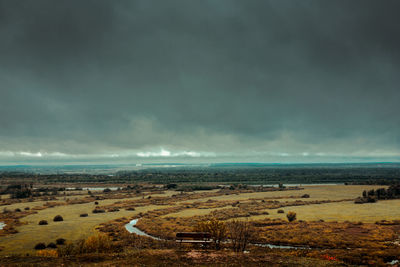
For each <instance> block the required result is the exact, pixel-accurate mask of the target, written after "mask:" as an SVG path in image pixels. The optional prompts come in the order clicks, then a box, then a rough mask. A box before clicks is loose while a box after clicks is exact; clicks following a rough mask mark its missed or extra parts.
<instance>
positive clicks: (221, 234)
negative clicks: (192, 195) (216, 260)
mask: <svg viewBox="0 0 400 267" xmlns="http://www.w3.org/2000/svg"><path fill="white" fill-rule="evenodd" d="M195 231H197V232H207V233H210V234H211V238H212V240H213V242H214V245H215V249H220V248H221V242H222V241H224V240H225V238H226V235H227V231H226V223H225V222H223V221H220V220H217V219H215V218H213V219H211V220H209V221H206V222H199V223H198V224H197V225H196V227H195Z"/></svg>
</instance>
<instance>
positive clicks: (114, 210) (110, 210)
mask: <svg viewBox="0 0 400 267" xmlns="http://www.w3.org/2000/svg"><path fill="white" fill-rule="evenodd" d="M107 211H108V212H116V211H119V209H118V208H110V209H108V210H107Z"/></svg>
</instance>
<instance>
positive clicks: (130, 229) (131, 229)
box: [125, 219, 311, 249]
mask: <svg viewBox="0 0 400 267" xmlns="http://www.w3.org/2000/svg"><path fill="white" fill-rule="evenodd" d="M138 221H139V219H133V220H132V221H130V222H129V223H127V224H125V229H126V230H127V231H128V232H129V233H131V234H132V233H133V234H137V235H141V236H147V237H150V238H153V239H155V240H163V239H161V238H158V237H155V236H152V235H149V234H147V233H145V232H143V231H142V230H140V229H139V228H137V227H135V225H136V224H137V222H138ZM254 245H256V246H259V247H268V248H278V249H311V248H309V247H306V246H299V247H294V246H283V245H272V244H254Z"/></svg>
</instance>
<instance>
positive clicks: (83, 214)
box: [79, 213, 88, 217]
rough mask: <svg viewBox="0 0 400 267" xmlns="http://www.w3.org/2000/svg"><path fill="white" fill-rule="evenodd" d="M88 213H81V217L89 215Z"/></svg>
mask: <svg viewBox="0 0 400 267" xmlns="http://www.w3.org/2000/svg"><path fill="white" fill-rule="evenodd" d="M87 216H88V214H87V213H82V214H81V215H79V217H87Z"/></svg>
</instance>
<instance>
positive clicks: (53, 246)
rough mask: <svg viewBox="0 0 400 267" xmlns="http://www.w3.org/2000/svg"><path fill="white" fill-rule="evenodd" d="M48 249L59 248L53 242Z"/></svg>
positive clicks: (48, 245)
mask: <svg viewBox="0 0 400 267" xmlns="http://www.w3.org/2000/svg"><path fill="white" fill-rule="evenodd" d="M47 247H48V248H57V245H56V244H54V243H53V242H51V243H49V244H47Z"/></svg>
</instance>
